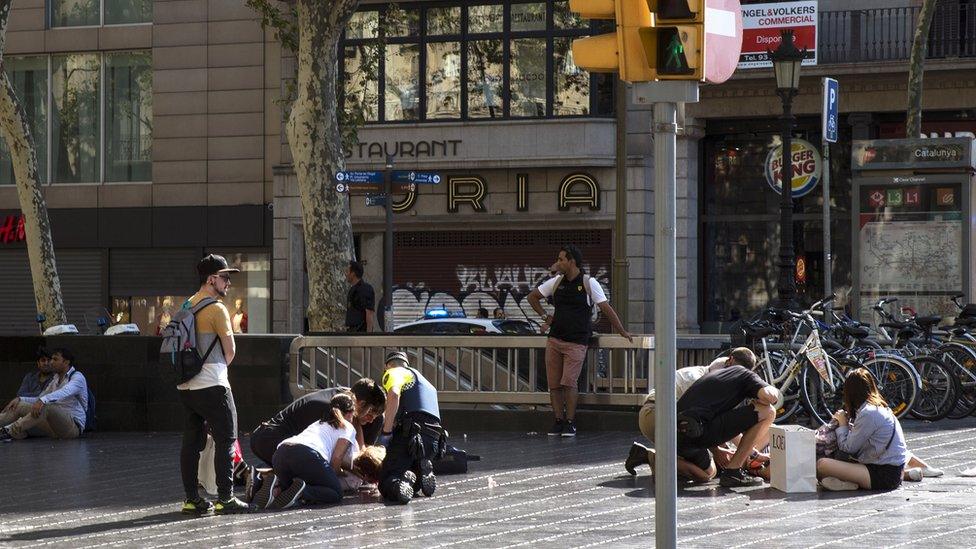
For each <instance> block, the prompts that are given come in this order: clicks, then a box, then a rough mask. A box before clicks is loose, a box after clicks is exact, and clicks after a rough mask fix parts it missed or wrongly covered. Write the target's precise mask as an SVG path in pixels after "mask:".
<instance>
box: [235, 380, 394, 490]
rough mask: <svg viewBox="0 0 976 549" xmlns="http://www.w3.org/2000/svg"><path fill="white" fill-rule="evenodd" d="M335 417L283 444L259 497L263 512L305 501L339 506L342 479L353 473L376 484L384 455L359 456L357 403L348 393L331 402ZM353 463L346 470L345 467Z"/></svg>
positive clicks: (364, 453) (377, 452)
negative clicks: (355, 420)
mask: <svg viewBox="0 0 976 549" xmlns="http://www.w3.org/2000/svg"><path fill="white" fill-rule="evenodd" d="M331 403H332V410H331V416H330V417H326V418H323V420H322V421H319V422H317V423H313V424H311V425H309V426H308V427H307V428H306V429H305V430H304V431H302V432H301V433H299V434H298V435H296V436H293V437H291V438H289V439H285V440H284V441H282V443H281V444H279V445H278V449H277V450H275V453H274V456H273V457H272V465H273V467H274V473H273V474H271V475H269V476H268V477H267V478H265V479H264V481H263V482H262V484H261V488H260V489H259V490H258V492H257V494H255V496H254V504H255V506H256V507H257V508H258V509H287V508H289V507H293V506H294V505H296V504H297V503H298V502H299V501H300V500H304V501H305V502H307V503H312V504H316V503H327V504H328V503H339V502H340V501H342V492H343V489H342V484H341V483H340V480H339V476H340V475H344V474H347V473H348V474H353V475H356V476H359V477H365V480H367V481H371V482H376V478H378V476H379V468H380V464H382V461H383V457H384V455H385V451H380V450H379V449H375V448H371V447H367V448H366V449H364V450H363V451H359V447H358V445H357V444H356V429H355V427H353V425H352V423H351V421H352V416H353V412H354V410H355V406H354V401H353V398H352V397H351V396H349V395H348V394H346V393H340V394H337V395H336V396H335V397H333V398H332V401H331ZM345 463H351V465H352V468H351V469H346V468H345V466H344V464H345Z"/></svg>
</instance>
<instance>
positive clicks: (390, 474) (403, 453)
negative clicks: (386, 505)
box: [379, 420, 440, 500]
mask: <svg viewBox="0 0 976 549" xmlns="http://www.w3.org/2000/svg"><path fill="white" fill-rule="evenodd" d="M424 423H427V424H432V425H437V426H438V427H439V423H433V422H431V421H425V422H424ZM413 424H414V421H412V420H404V423H402V424H397V426H396V427H395V428H394V429H393V438H392V439H390V444H389V446H387V447H386V457H385V458H384V459H383V467H382V468H381V469H380V484H379V488H380V493H381V494H382V495H383V497H385V498H386V499H388V500H396V499H397V495H398V494H399V485H400V483H401V482H404V481H405V479H404V476H403V475H404V473H406V472H407V471H413V472H414V474H415V475H416V476H417V479H420V477H421V474H420V463H421V461H422V460H424V459H429V460H433V459H434V456H435V455H436V454H437V451H438V440H439V438H440V437H439V436H437V435H435V434H434V433H432V432H431V431H430V430H429V429H422V430H421V431H420V433H419V437H420V441H421V444H420V447H421V448H422V452H419V453H420V455H415V453H413V452H411V451H410V446H411V440H412V439H413V438H414V435H411V426H412V425H413Z"/></svg>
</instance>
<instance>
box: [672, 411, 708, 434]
mask: <svg viewBox="0 0 976 549" xmlns="http://www.w3.org/2000/svg"><path fill="white" fill-rule="evenodd" d="M677 426H678V434H679V435H684V436H686V437H688V438H699V437H701V436H702V431H704V426H702V422H701V420H699V419H698V418H695V417H692V416H686V415H685V414H678V418H677Z"/></svg>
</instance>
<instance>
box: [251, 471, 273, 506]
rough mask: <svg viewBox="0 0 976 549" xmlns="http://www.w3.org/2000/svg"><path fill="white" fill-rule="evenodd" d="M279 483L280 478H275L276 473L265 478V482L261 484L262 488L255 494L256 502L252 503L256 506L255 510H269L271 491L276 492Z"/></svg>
mask: <svg viewBox="0 0 976 549" xmlns="http://www.w3.org/2000/svg"><path fill="white" fill-rule="evenodd" d="M277 482H278V478H277V477H275V475H274V473H270V474H268V475H267V476H266V477H264V480H263V481H262V482H261V488H259V489H258V491H257V492H255V493H254V500H253V501H252V502H251V503H253V504H254V508H255V509H258V510H261V509H267V508H268V504H269V503H271V491H272V490H274V487H275V484H276V483H277Z"/></svg>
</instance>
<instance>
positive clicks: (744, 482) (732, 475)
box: [718, 469, 763, 488]
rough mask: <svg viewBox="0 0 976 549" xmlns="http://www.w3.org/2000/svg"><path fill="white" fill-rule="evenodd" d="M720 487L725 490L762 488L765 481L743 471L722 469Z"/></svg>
mask: <svg viewBox="0 0 976 549" xmlns="http://www.w3.org/2000/svg"><path fill="white" fill-rule="evenodd" d="M718 476H719V486H722V487H723V488H743V487H747V486H760V485H762V483H763V480H762V479H761V478H759V477H754V476H752V475H750V474H749V473H747V472H745V471H743V470H742V469H722V470H721V471H720V472H719V474H718Z"/></svg>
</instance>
